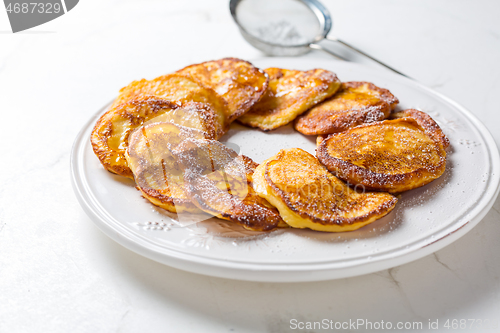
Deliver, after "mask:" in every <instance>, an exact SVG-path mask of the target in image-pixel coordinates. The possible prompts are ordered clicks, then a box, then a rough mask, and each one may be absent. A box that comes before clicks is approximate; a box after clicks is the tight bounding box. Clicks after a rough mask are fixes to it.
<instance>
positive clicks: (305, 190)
mask: <svg viewBox="0 0 500 333" xmlns="http://www.w3.org/2000/svg"><path fill="white" fill-rule="evenodd" d="M253 181H254V188H255V191H256V192H257V193H258V194H259V195H260V196H262V197H263V198H265V199H266V200H268V201H269V202H270V203H271V204H272V205H274V206H275V207H277V208H278V210H279V212H280V214H281V217H282V218H283V220H284V221H285V222H286V223H287V224H288V225H290V226H291V227H294V228H309V229H312V230H318V231H328V232H343V231H352V230H356V229H359V228H361V227H363V226H365V225H367V224H370V223H372V222H373V221H375V220H377V219H379V218H381V217H383V216H385V215H386V214H388V213H389V212H390V211H391V210H392V209H393V208H394V207H395V205H396V202H397V198H396V197H394V196H392V195H390V194H388V193H381V192H365V193H361V192H357V191H356V190H354V189H351V188H350V187H349V186H347V185H346V184H344V183H343V182H342V181H341V180H339V179H338V178H336V177H335V176H333V175H332V174H331V173H329V172H328V170H326V168H325V167H324V166H322V165H321V164H320V163H319V162H318V160H317V159H316V158H315V157H314V156H312V155H311V154H309V153H308V152H306V151H304V150H302V149H299V148H292V149H282V150H281V151H280V152H279V153H278V154H277V155H276V156H274V157H272V158H270V159H268V160H267V161H266V162H264V163H262V164H261V165H259V166H258V167H257V169H256V170H255V173H254V177H253Z"/></svg>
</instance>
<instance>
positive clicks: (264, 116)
mask: <svg viewBox="0 0 500 333" xmlns="http://www.w3.org/2000/svg"><path fill="white" fill-rule="evenodd" d="M265 72H266V73H267V74H268V75H269V87H268V89H267V91H266V93H265V94H264V96H263V97H262V99H261V100H260V101H259V102H258V103H257V104H255V105H254V106H253V107H252V108H251V109H250V111H248V112H247V113H246V114H244V115H243V116H241V117H239V118H238V121H239V122H241V123H242V124H244V125H248V126H251V127H257V128H260V129H261V130H264V131H270V130H273V129H275V128H278V127H281V126H284V125H286V124H288V123H290V122H291V121H293V120H294V119H295V118H296V117H297V116H298V115H300V114H302V113H304V112H305V111H307V110H308V109H309V108H310V107H312V106H314V105H316V104H318V103H320V102H322V101H323V100H324V99H326V98H328V97H330V96H331V95H333V94H334V93H335V92H336V91H337V89H338V88H339V87H340V81H339V79H338V78H337V76H336V75H335V74H334V73H332V72H330V71H327V70H324V69H312V70H310V71H305V72H304V71H297V70H288V69H281V68H268V69H266V70H265Z"/></svg>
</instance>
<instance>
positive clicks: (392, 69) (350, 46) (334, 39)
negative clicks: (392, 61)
mask: <svg viewBox="0 0 500 333" xmlns="http://www.w3.org/2000/svg"><path fill="white" fill-rule="evenodd" d="M326 39H328V40H331V41H334V42H338V43H340V44H342V45H344V46H347V47H348V48H350V49H351V50H353V51H354V52H357V53H359V54H361V55H363V56H365V57H367V58H369V59H371V60H373V61H375V62H376V63H378V64H380V65H382V66H384V67H385V68H387V69H390V70H391V71H393V72H395V73H397V74H399V75H403V76H405V77H407V78H409V79H411V77H409V76H408V75H406V74H403V73H401V72H400V71H398V70H396V69H394V68H392V67H391V66H389V65H386V64H384V63H383V62H382V61H380V60H377V59H375V58H374V57H372V56H371V55H369V54H366V53H364V52H363V51H361V50H359V49H357V48H355V47H354V46H352V45H349V44H347V43H346V42H344V41H342V40H340V39H338V38H335V37H329V36H327V37H326Z"/></svg>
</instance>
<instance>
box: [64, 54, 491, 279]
mask: <svg viewBox="0 0 500 333" xmlns="http://www.w3.org/2000/svg"><path fill="white" fill-rule="evenodd" d="M271 59H272V60H274V61H284V62H289V61H292V62H294V61H304V60H305V61H314V60H312V59H310V58H292V59H291V58H258V59H253V60H251V62H252V63H253V62H254V61H255V62H259V61H265V60H271ZM316 60H317V62H329V63H332V64H335V63H337V64H340V65H341V66H347V67H349V66H353V67H358V68H362V69H363V70H367V71H371V72H381V70H376V69H373V68H370V67H367V66H364V65H361V64H358V63H345V62H339V61H336V60H329V59H328V60H327V59H316ZM383 73H384V75H388V76H389V77H391V76H392V77H394V76H396V77H398V79H399V80H401V79H402V80H403V82H405V83H406V84H411V85H417V86H419V87H420V88H421V89H423V90H424V91H425V92H426V93H428V94H431V95H434V96H435V97H438V98H440V99H442V100H444V101H445V102H446V103H448V104H451V105H452V106H453V107H454V109H456V110H457V111H458V112H460V113H461V114H462V115H464V116H465V117H466V118H467V119H468V120H469V121H470V122H471V123H472V125H473V126H474V127H475V129H476V130H477V131H478V133H479V135H481V137H482V139H483V140H484V141H485V143H486V146H487V147H486V148H487V149H486V150H487V151H488V153H489V156H488V157H489V161H490V170H495V168H494V167H495V166H496V167H497V168H496V169H500V168H498V167H499V165H500V155H499V151H498V148H497V146H496V143H495V141H494V139H493V137H492V135H491V133H490V132H489V131H488V129H487V128H486V126H485V125H484V124H483V123H482V122H481V121H480V120H479V119H478V118H476V116H474V115H473V114H472V112H470V111H469V110H467V109H466V108H465V107H463V106H462V105H460V104H459V103H458V102H456V101H454V100H452V99H451V98H449V97H447V96H444V95H443V94H441V93H439V92H437V91H435V90H433V89H432V88H429V87H427V86H425V85H423V84H422V83H420V82H417V81H414V80H411V79H408V78H405V77H401V76H399V75H397V74H393V73H390V72H385V71H384V72H383ZM109 104H110V103H108V104H106V105H105V106H104V107H102V108H101V109H99V111H98V112H96V113H95V114H94V115H93V116H92V117H91V118H90V119H89V120H88V121H87V122H86V123H85V124H84V126H83V127H82V129H81V130H80V131H79V133H78V135H77V137H76V139H75V141H74V143H73V146H72V149H71V158H70V170H71V183H72V187H73V190H74V192H75V195H76V197H77V199H78V201H79V203H80V205H81V206H82V208H83V210H84V211H85V213H86V214H87V215H88V216H89V218H90V219H91V220H92V221H93V222H94V223H95V224H96V225H97V226H98V227H99V229H101V231H103V232H104V233H105V234H106V235H108V236H109V237H110V238H112V239H113V240H115V241H116V242H118V243H119V244H121V245H122V246H124V247H126V248H128V249H129V250H132V251H134V252H136V253H138V254H140V255H143V256H145V257H148V258H150V259H152V260H155V261H158V262H160V263H163V264H166V265H169V266H172V267H175V268H179V269H183V270H186V271H191V272H194V273H200V274H205V275H211V276H217V277H223V278H232V279H238V280H248V281H263V282H264V281H268V282H299V281H320V280H328V279H336V278H344V277H349V276H357V275H363V274H369V273H373V272H376V271H380V270H384V269H388V268H391V267H395V266H398V265H401V264H404V263H409V262H411V261H414V260H417V259H419V258H422V257H424V256H426V255H428V254H431V253H433V252H435V251H437V250H439V249H441V248H444V247H445V246H447V245H449V244H451V243H452V242H454V241H456V240H457V239H459V238H460V237H462V236H463V235H465V234H466V233H467V232H468V231H470V230H471V229H472V228H473V227H474V226H476V225H477V224H478V223H479V222H480V221H481V220H482V219H483V218H484V216H485V215H486V214H487V213H488V212H489V210H490V209H491V207H492V206H493V204H494V202H495V200H496V197H497V196H498V194H499V192H500V175H499V173H498V172H497V173H491V174H490V179H489V184H488V186H487V188H486V189H485V191H484V194H483V196H482V197H481V198H480V199H479V201H478V202H477V205H476V206H475V207H474V208H473V209H472V210H471V211H469V212H467V213H465V215H464V216H462V217H460V218H458V219H457V221H456V222H455V223H453V224H452V225H447V226H444V227H443V228H441V229H439V230H437V231H436V232H435V233H433V234H432V235H435V234H439V235H440V237H439V238H437V239H436V240H434V241H433V242H431V243H428V242H426V239H422V240H417V241H415V242H413V244H412V247H411V248H408V249H407V250H406V251H405V250H404V249H401V248H399V249H394V250H391V251H390V252H389V253H387V252H385V253H377V254H374V255H372V256H371V260H370V261H368V262H367V261H366V258H365V260H362V259H358V258H356V259H350V260H347V261H342V263H343V264H342V267H338V263H339V261H321V262H314V263H292V264H291V263H281V264H279V263H251V262H238V261H233V260H223V259H216V258H211V257H205V256H199V255H196V254H189V253H185V252H182V251H178V250H176V249H171V248H167V247H165V246H163V247H161V246H159V245H157V244H154V243H152V242H147V239H146V238H145V237H139V235H136V234H134V233H133V232H131V231H130V230H127V229H126V228H124V227H123V226H120V225H119V224H116V223H114V221H109V220H107V219H106V216H105V213H106V212H102V211H101V208H100V207H99V205H95V204H93V202H92V201H93V200H92V198H90V197H89V195H88V194H87V193H86V192H85V191H84V190H83V189H84V187H85V186H84V184H81V179H80V178H81V177H79V176H78V167H79V166H81V163H80V162H81V161H80V159H79V157H80V156H79V153H80V152H82V146H85V142H86V139H89V138H87V137H86V133H87V131H89V128H93V126H92V125H93V123H94V122H95V121H96V120H97V118H98V117H99V116H100V115H101V114H102V113H103V112H104V111H105V110H106V109H107V108H108V107H109ZM495 183H496V184H495ZM495 185H496V186H495ZM485 198H488V199H487V200H485ZM467 215H472V216H471V217H470V218H469V219H465V218H464V217H466V216H467ZM461 220H466V221H462V223H458V222H460V221H461ZM110 222H111V223H110ZM448 229H451V230H448ZM419 243H425V244H423V245H422V246H419V247H417V248H415V247H416V246H418V244H419ZM389 255H390V256H389ZM359 261H362V262H359ZM249 272H252V274H249ZM284 273H288V274H284Z"/></svg>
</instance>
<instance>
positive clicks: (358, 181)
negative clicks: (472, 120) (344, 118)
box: [316, 118, 446, 193]
mask: <svg viewBox="0 0 500 333" xmlns="http://www.w3.org/2000/svg"><path fill="white" fill-rule="evenodd" d="M316 151H317V156H318V159H319V160H320V162H321V163H323V164H324V165H325V166H326V168H327V169H328V170H330V171H331V172H332V173H333V174H334V175H336V176H337V177H339V178H341V179H343V180H345V181H347V182H349V183H351V184H354V185H362V186H364V187H365V188H366V189H370V190H379V191H386V192H390V193H398V192H403V191H407V190H411V189H414V188H417V187H420V186H423V185H425V184H428V183H430V182H431V181H433V180H435V179H437V178H439V177H440V176H441V175H442V174H443V173H444V171H445V168H446V151H445V150H444V148H443V146H442V144H441V141H439V140H437V139H435V138H434V137H433V136H430V135H429V134H428V133H427V132H426V131H425V130H424V129H423V128H422V127H421V126H420V125H419V124H418V123H417V122H416V121H415V120H414V119H412V118H400V119H395V120H384V121H381V122H375V123H371V124H367V125H361V126H357V127H354V128H351V129H348V130H346V131H344V132H340V133H336V134H330V135H329V136H328V137H327V138H326V139H324V140H323V141H322V142H321V143H320V144H319V146H318V148H317V150H316Z"/></svg>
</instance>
